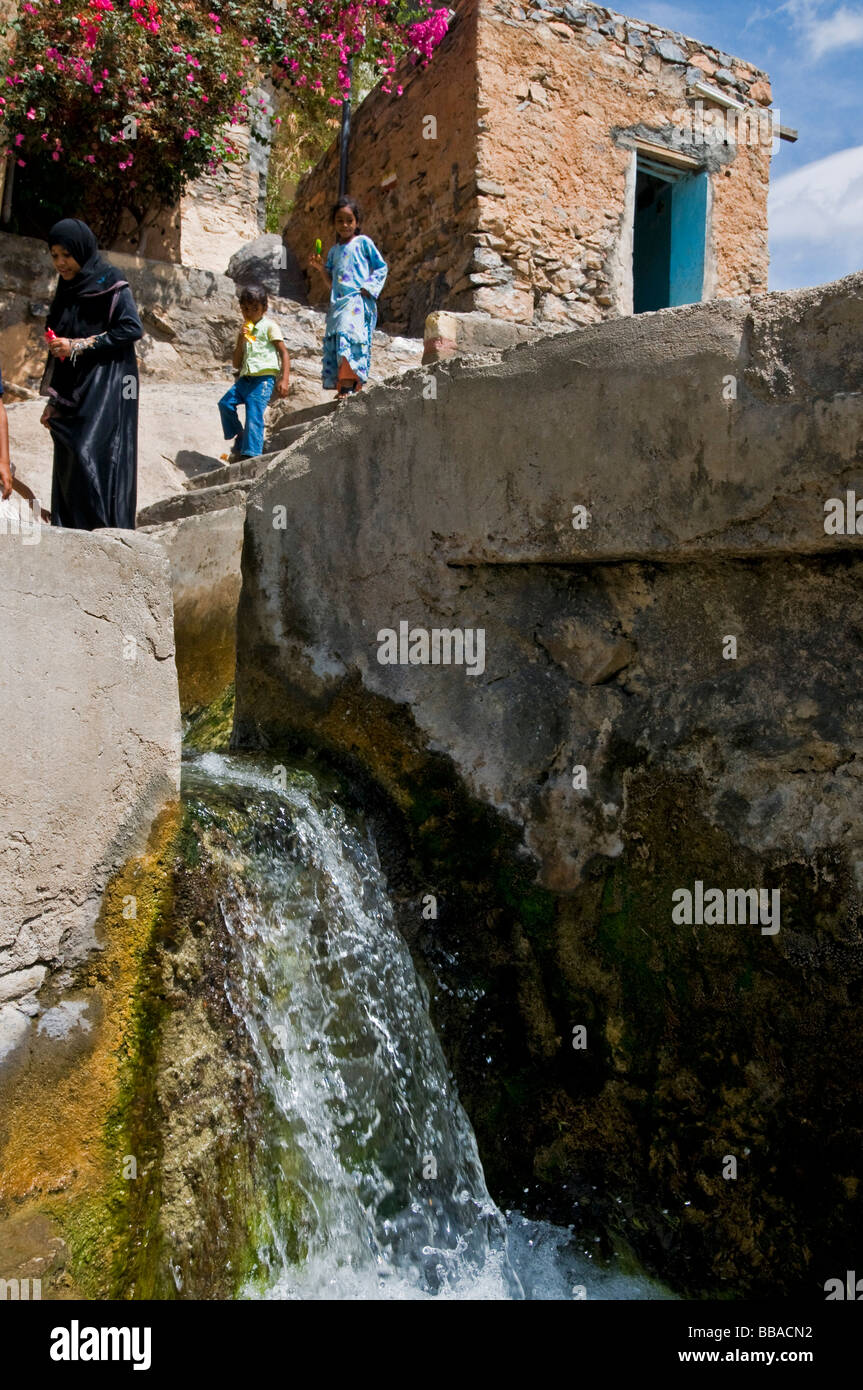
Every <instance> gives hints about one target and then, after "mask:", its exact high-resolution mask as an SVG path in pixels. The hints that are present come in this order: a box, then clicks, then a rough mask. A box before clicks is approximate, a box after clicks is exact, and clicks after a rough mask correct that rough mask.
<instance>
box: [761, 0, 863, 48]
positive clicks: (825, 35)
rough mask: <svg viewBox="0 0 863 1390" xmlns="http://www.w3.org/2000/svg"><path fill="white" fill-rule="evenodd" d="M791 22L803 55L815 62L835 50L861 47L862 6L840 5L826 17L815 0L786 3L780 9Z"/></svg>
mask: <svg viewBox="0 0 863 1390" xmlns="http://www.w3.org/2000/svg"><path fill="white" fill-rule="evenodd" d="M781 8H784V9H786V10H787V11H788V12H789V13H790V15H791V16H792V18H793V20H794V25H795V28H796V29H797V30H798V32H799V34H800V38H801V42H802V45H803V47H804V48H805V50H806V53H807V55H808V56H809V57H810V58H813V59H815V60H816V61H817V59H819V58H823V57H824V56H825V54H827V53H832V52H833V51H834V50H835V49H837V48H856V47H857V46H858V44H863V7H861V6H860V5H855V6H853V7H851V6H849V5H840V6H839V8H838V9H836V10H834V11H833V13H832V14H826V13H825V12H824V8H823V6H822V5H821V4H819V3H818V0H788V3H787V4H786V5H785V6H783V7H781Z"/></svg>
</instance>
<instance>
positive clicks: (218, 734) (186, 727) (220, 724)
mask: <svg viewBox="0 0 863 1390" xmlns="http://www.w3.org/2000/svg"><path fill="white" fill-rule="evenodd" d="M233 722H234V685H233V682H232V683H231V684H230V685H228V686H226V687H225V689H224V690H223V691H222V692H221V694H220V695H217V696H216V698H215V699H214V700H212V701H211V702H210V704H208V705H200V706H198V707H197V708H195V709H193V710H190V711H189V712H188V713H187V714H186V716H185V717H184V720H183V745H184V747H185V748H186V749H187V750H188V751H190V752H197V753H226V752H227V751H228V748H229V746H230V741H231V729H232V727H233Z"/></svg>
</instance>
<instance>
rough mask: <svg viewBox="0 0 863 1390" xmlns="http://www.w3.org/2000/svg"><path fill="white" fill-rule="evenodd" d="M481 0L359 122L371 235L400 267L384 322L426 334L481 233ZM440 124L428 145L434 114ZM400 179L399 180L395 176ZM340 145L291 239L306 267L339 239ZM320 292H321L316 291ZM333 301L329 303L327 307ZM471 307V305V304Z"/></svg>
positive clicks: (305, 195)
mask: <svg viewBox="0 0 863 1390" xmlns="http://www.w3.org/2000/svg"><path fill="white" fill-rule="evenodd" d="M478 9H479V6H478V3H477V0H467V3H465V4H462V5H461V6H460V7H459V10H458V13H457V15H456V18H455V20H454V21H453V23H452V25H451V28H450V32H449V34H448V35H447V37H446V39H445V40H444V42H443V43H442V44H441V46H440V48H439V49H438V51H437V54H436V55H435V58H434V61H433V62H432V63H431V64H430V65H429V66H428V68H425V69H423V68H417V67H412V66H410V65H407V64H404V65H402V67H401V68H400V69H399V72H398V77H397V84H398V85H400V86H402V87H403V89H404V91H403V95H402V96H397V95H396V93H395V90H394V91H393V93H392V95H387V94H386V93H384V92H382V91H381V90H380V89H376V90H375V91H374V92H372V93H371V95H370V96H369V97H368V98H367V99H366V101H365V102H363V104H362V105H361V106H360V107H359V109H358V110H357V112H356V113H355V115H354V117H353V122H352V130H351V143H350V166H349V181H348V189H349V192H350V194H351V196H352V197H354V198H356V199H357V200H358V202H359V203H360V206H361V207H362V209H363V230H364V231H365V232H367V233H368V235H369V236H371V237H372V238H373V239H374V241H375V242H376V243H377V245H378V246H379V247H380V250H381V252H382V254H383V255H384V257H385V258H386V260H387V262H388V263H389V266H390V273H389V276H388V279H387V283H386V285H385V287H384V292H383V295H382V296H381V300H380V313H381V321H382V322H384V323H389V324H392V325H394V326H398V327H399V329H400V330H401V331H407V332H409V333H413V334H416V335H417V336H420V337H421V336H422V331H423V324H424V322H425V317H426V314H427V313H429V312H430V311H431V310H432V309H434V308H437V307H439V306H441V305H444V304H446V305H447V306H449V307H453V286H454V285H455V284H456V282H457V281H459V280H461V279H462V278H463V276H464V275H465V273H466V272H467V269H468V266H469V264H470V261H471V256H472V253H473V241H472V240H471V234H472V233H475V232H476V227H477V218H478V215H479V210H478V206H477V202H476V164H477V142H476V122H477V75H476V48H477V18H478ZM426 116H433V117H434V118H435V121H436V123H437V129H436V138H435V139H426V138H425V137H424V129H425V130H427V131H429V130H431V129H432V127H431V126H429V124H428V123H425V124H424V117H426ZM393 175H394V176H395V178H393ZM338 182H339V150H338V141H335V142H334V144H333V145H332V146H331V148H330V149H329V150H328V152H327V154H326V155H325V156H324V158H323V159H322V160H321V161H320V163H319V164H318V165H316V167H315V168H314V169H313V170H311V172H310V173H309V174H308V175H307V176H306V177H305V178H304V179H303V180H302V182H301V183H300V186H299V188H298V190H297V196H296V200H295V203H294V210H293V212H292V215H291V217H290V219H289V221H288V223H287V225H286V227H285V240H286V242H287V244H288V246H289V247H290V248H291V249H292V250H293V251H294V252H295V254H296V255H297V257H298V259H299V262H300V264H301V265H302V266H305V264H306V262H307V260H308V257H309V254H310V253H311V251H312V249H313V247H314V243H315V238H316V237H320V238H321V240H322V241H323V243H324V248H325V253H326V247H328V246H329V245H331V243H332V241H333V234H332V226H331V224H330V208H331V207H332V204H333V202H334V201H335V198H336V195H337V193H338ZM314 288H315V286H313V290H314ZM325 301H326V295H324V296H323V297H322V298H320V297H319V302H325ZM461 307H464V308H470V307H471V305H470V304H469V303H467V302H464V303H462V305H461Z"/></svg>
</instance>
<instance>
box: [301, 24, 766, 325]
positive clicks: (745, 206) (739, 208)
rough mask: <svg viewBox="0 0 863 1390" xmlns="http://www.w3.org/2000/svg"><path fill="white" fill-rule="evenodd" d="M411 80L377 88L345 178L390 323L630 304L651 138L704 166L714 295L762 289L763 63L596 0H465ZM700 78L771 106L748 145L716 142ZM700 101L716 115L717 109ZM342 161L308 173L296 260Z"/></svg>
mask: <svg viewBox="0 0 863 1390" xmlns="http://www.w3.org/2000/svg"><path fill="white" fill-rule="evenodd" d="M398 80H399V81H400V82H401V83H402V84H403V85H404V95H403V96H401V97H395V96H393V97H386V96H384V95H383V94H382V93H380V92H375V93H373V94H372V95H371V96H370V97H369V98H368V99H367V100H366V102H365V103H364V104H363V105H362V107H361V108H360V110H359V112H358V113H357V115H356V117H355V121H354V125H353V129H352V139H351V175H350V189H351V192H352V193H353V194H354V196H356V197H357V198H358V199H359V201H360V203H361V204H362V205H363V206H364V207H366V208H367V230H368V231H369V233H370V235H372V236H373V237H375V239H376V240H378V241H379V244H380V246H381V249H382V250H383V252H384V255H385V256H386V257H387V259H388V260H389V261H390V263H391V267H392V268H391V272H390V280H389V282H388V284H387V287H386V290H385V293H384V296H383V298H382V305H381V307H382V313H383V319H384V321H387V322H390V323H392V324H394V325H397V326H399V327H400V328H403V327H404V326H406V325H409V328H408V331H410V332H419V331H420V328H421V324H422V319H423V317H424V315H425V314H426V313H428V312H429V311H431V310H433V309H437V308H446V309H452V310H458V311H470V310H472V309H477V310H482V311H485V312H488V313H490V314H493V315H495V316H496V317H502V318H510V319H516V320H519V321H521V322H537V323H543V324H554V323H592V322H597V321H599V320H601V319H605V318H609V317H613V316H615V315H616V314H620V313H630V312H631V311H632V284H631V278H632V277H631V253H632V219H633V203H634V194H635V159H636V155H635V141H636V140H637V139H641V140H647V141H651V142H654V143H657V144H659V145H660V146H661V147H663V148H666V149H668V150H672V151H677V152H678V153H683V154H685V155H688V156H689V157H691V158H692V159H694V160H695V161H696V162H697V164H698V166H699V167H701V168H704V169H706V170H708V171H709V177H710V184H711V214H710V220H709V226H708V229H707V230H708V247H707V253H708V254H707V260H708V266H707V275H706V279H705V286H704V293H703V296H702V297H703V298H711V297H713V296H733V295H737V294H750V293H753V294H754V293H759V292H763V291H764V290H766V288H767V183H768V176H769V165H770V151H771V143H772V142H771V140H770V139H769V138H766V136H767V132H768V126H769V122H768V120H767V116H766V108H767V107H769V104H770V86H769V83H768V81H767V79H766V77H765V75H764V74H763V73H761V72H759V71H758V70H757V69H755V68H753V67H752V66H751V65H750V64H747V63H744V62H742V61H740V60H738V59H736V58H732V57H730V56H729V55H728V54H723V53H720V52H719V51H718V50H716V49H713V48H710V47H706V46H704V45H702V44H701V43H699V42H697V41H696V40H693V39H687V38H686V37H684V36H683V35H681V34H677V33H672V32H671V31H669V30H665V29H661V28H657V27H656V26H651V25H648V24H644V23H641V22H639V21H637V20H633V21H629V20H627V21H625V22H624V21H623V20H621V18H620V16H619V15H617V14H616V13H615V12H613V11H609V10H606V9H604V8H602V7H600V6H596V5H589V4H587V5H582V4H579V5H566V6H563V7H561V6H557V7H554V8H552V7H551V6H550V4H549V3H548V0H533V6H532V8H531V7H530V6H526V7H525V8H522V7H520V6H519V5H518V4H515V3H511V0H494V2H493V0H463V3H462V4H461V5H460V6H459V7H458V10H457V19H456V21H455V23H454V26H453V30H452V32H451V35H450V36H449V37H448V38H447V39H446V40H445V42H444V43H443V44H442V45H441V47H440V49H439V50H438V52H437V54H436V55H435V58H434V59H433V61H432V63H431V65H430V66H429V68H428V69H426V70H425V71H415V70H412V69H410V68H408V67H404V68H403V69H402V70H401V71H400V75H399V79H398ZM698 81H708V82H709V83H710V84H711V85H712V86H713V87H714V88H717V89H718V90H720V91H725V92H727V93H728V94H729V95H730V96H731V97H732V98H733V99H734V100H735V101H737V102H739V103H740V104H742V105H743V106H744V107H745V108H746V109H747V110H748V111H750V112H752V113H753V114H754V115H755V116H758V115H761V116H762V118H763V120H762V124H761V126H760V127H758V126H757V123H756V127H755V134H756V137H758V138H757V139H756V141H755V142H754V143H750V139H751V136H750V131H749V129H748V128H747V131H746V139H747V143H746V144H745V145H744V144H741V145H738V146H735V145H734V144H733V143H732V144H725V143H712V144H708V143H706V142H705V138H704V137H705V130H706V127H705V126H704V121H702V126H701V127H699V125H698V120H697V117H696V101H697V100H698V98H697V96H696V94H695V92H694V83H695V82H698ZM704 106H705V109H706V111H707V116H706V117H705V118H704V120H706V121H707V122H710V121H715V120H717V119H718V118H719V117H721V116H723V108H722V107H721V106H720V105H719V104H717V103H711V102H710V101H709V100H705V101H704ZM428 115H431V116H433V117H434V119H435V120H436V122H437V138H436V139H425V138H423V131H424V124H423V122H424V119H425V117H426V116H428ZM690 117H692V120H690ZM713 128H714V127H713V126H711V127H710V130H711V131H712V130H713ZM725 129H726V127H725V126H723V132H724V131H725ZM337 168H338V151H337V149H336V148H335V147H334V148H333V149H331V150H330V151H329V153H328V154H327V156H326V157H325V158H324V159H323V160H322V161H321V163H320V164H319V165H318V167H317V169H316V170H314V171H313V172H312V173H311V174H310V175H309V176H307V178H306V179H305V180H304V181H303V182H302V183H301V185H300V188H299V190H298V193H297V200H296V205H295V210H294V212H293V214H292V216H291V218H290V219H289V221H288V224H287V227H286V229H285V237H286V240H287V242H288V244H289V245H290V246H291V247H292V248H293V249H294V250H295V252H296V254H297V255H298V257H299V258H300V261H301V263H304V261H305V257H306V256H307V255H308V252H309V248H310V247H311V246H312V244H313V241H314V238H315V237H316V236H324V234H325V232H326V230H327V228H326V225H325V223H326V217H325V212H326V208H327V206H328V204H329V202H330V201H331V198H332V195H333V191H334V189H335V186H336V182H337ZM393 175H394V176H395V178H394V179H392V176H393ZM384 185H386V187H384Z"/></svg>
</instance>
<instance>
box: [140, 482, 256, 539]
mask: <svg viewBox="0 0 863 1390" xmlns="http://www.w3.org/2000/svg"><path fill="white" fill-rule="evenodd" d="M253 482H254V478H246V479H242V480H240V481H239V482H234V483H221V484H220V485H217V486H216V487H199V488H194V489H191V488H190V489H189V490H188V491H186V492H180V493H177V495H176V496H175V497H165V498H163V500H162V501H161V502H154V503H153V505H152V507H145V508H144V509H143V511H140V512H139V513H138V521H137V525H138V527H144V526H155V525H157V524H160V523H161V522H163V521H177V520H179V518H180V517H183V516H200V514H201V513H202V512H216V511H220V510H221V509H222V508H223V507H239V506H241V505H244V504H245V501H246V495H247V494H248V492H249V491H250V489H251V486H252V483H253Z"/></svg>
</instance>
